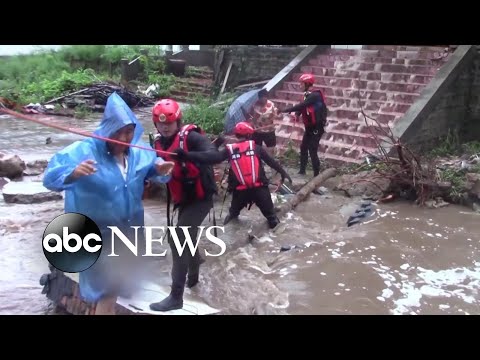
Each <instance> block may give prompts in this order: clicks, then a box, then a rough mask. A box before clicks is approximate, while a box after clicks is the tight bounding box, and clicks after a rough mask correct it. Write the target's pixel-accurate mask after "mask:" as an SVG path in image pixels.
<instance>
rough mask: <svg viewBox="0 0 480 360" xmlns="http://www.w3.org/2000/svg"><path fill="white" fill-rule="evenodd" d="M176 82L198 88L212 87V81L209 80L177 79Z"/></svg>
mask: <svg viewBox="0 0 480 360" xmlns="http://www.w3.org/2000/svg"><path fill="white" fill-rule="evenodd" d="M176 81H177V82H179V83H182V84H192V85H194V86H198V87H211V86H212V85H213V80H211V79H199V78H191V77H188V78H177V79H176Z"/></svg>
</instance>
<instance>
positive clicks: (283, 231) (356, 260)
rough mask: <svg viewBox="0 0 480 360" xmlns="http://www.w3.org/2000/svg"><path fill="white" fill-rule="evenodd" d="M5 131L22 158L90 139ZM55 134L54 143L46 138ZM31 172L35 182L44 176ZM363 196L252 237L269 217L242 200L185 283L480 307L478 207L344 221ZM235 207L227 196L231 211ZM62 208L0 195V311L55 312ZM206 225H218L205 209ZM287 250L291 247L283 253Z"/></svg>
mask: <svg viewBox="0 0 480 360" xmlns="http://www.w3.org/2000/svg"><path fill="white" fill-rule="evenodd" d="M138 114H139V118H140V119H141V120H142V123H144V125H145V128H146V132H147V133H148V131H151V130H152V129H153V127H152V125H151V123H150V119H149V116H148V114H147V113H143V112H139V113H138ZM51 119H52V120H51V121H54V122H55V123H58V124H62V125H68V126H71V127H77V128H81V129H82V130H88V131H90V130H93V129H94V128H95V126H96V125H97V119H94V120H91V121H88V120H75V119H70V118H53V117H51ZM0 129H1V131H0V152H3V153H9V154H17V155H19V156H20V157H21V158H22V159H24V160H25V161H32V160H37V159H49V158H50V156H51V155H52V154H54V153H55V151H57V150H59V149H61V148H62V147H64V146H66V145H68V144H70V143H71V142H73V141H75V140H79V139H82V137H81V136H77V135H73V134H69V133H65V132H61V131H58V130H54V129H50V128H46V127H43V126H41V125H36V124H33V123H30V122H27V121H25V120H20V119H15V118H12V117H9V116H5V115H2V116H1V118H0ZM47 138H51V143H49V144H46V139H47ZM145 139H146V140H147V136H145ZM292 175H293V173H292ZM23 181H24V182H25V185H26V186H28V182H31V181H41V176H32V177H25V178H24V180H23ZM221 200H222V199H219V201H218V202H217V204H216V214H217V217H218V216H219V213H220V210H221V207H222V202H221ZM359 204H360V199H351V198H345V197H343V196H341V195H339V194H335V193H333V192H329V193H328V194H326V195H314V194H312V195H310V197H309V198H308V199H307V200H306V201H305V202H303V203H301V204H300V205H299V206H298V207H297V208H296V209H295V211H293V212H290V213H288V214H287V216H286V217H285V218H284V219H282V222H283V224H281V225H280V227H279V228H278V229H277V230H276V232H275V233H272V232H270V233H266V234H265V235H264V236H262V237H260V238H259V240H257V241H255V242H254V243H253V244H249V243H248V241H247V231H248V229H249V227H250V226H251V224H252V223H257V222H259V221H261V220H262V215H261V214H260V212H259V210H258V209H257V208H256V207H255V206H254V207H252V209H251V210H250V211H247V210H246V209H244V210H243V212H242V214H241V216H240V219H239V221H238V222H231V223H229V224H228V225H227V226H226V227H225V233H222V232H220V233H219V237H220V238H221V239H222V240H223V241H224V242H225V243H226V244H227V251H226V253H225V254H224V255H222V256H220V257H207V258H206V259H207V261H206V263H205V264H204V265H203V266H202V268H201V276H200V283H199V285H198V286H196V287H195V288H193V289H192V290H187V291H188V292H191V293H193V294H194V295H195V297H198V298H200V299H202V300H203V301H205V302H206V303H207V304H209V305H210V306H212V307H215V308H218V309H221V311H222V313H223V314H398V315H400V314H465V315H468V314H478V313H479V312H480V311H479V310H480V300H479V299H480V297H479V293H478V291H479V286H480V256H479V255H480V251H479V240H480V235H479V233H480V231H479V229H480V226H479V222H480V214H477V213H474V212H472V211H471V210H470V209H467V208H463V207H459V206H453V205H450V206H448V207H445V208H441V209H435V210H429V209H421V208H418V207H416V206H415V205H412V204H410V203H407V202H396V203H391V204H378V205H377V204H374V206H373V210H374V211H373V213H372V215H371V216H370V217H368V218H367V219H366V220H365V221H364V222H363V223H361V224H359V225H354V226H352V227H347V225H346V222H347V219H348V217H349V216H350V215H351V214H352V213H353V212H355V210H356V209H357V208H358V206H359ZM145 209H146V215H145V219H146V223H147V225H157V226H161V225H164V226H165V225H166V220H165V214H166V208H165V204H164V203H162V202H159V201H153V200H147V201H145ZM227 210H228V198H227V201H226V203H225V206H224V208H223V215H222V217H223V216H225V214H226V211H227ZM62 211H63V201H61V200H60V201H50V202H45V203H41V204H29V205H22V204H5V202H4V201H3V197H0V253H1V254H2V257H1V258H0V314H50V313H51V312H52V311H51V310H52V305H51V304H50V301H49V300H48V299H46V297H45V295H43V294H41V290H42V287H41V286H40V285H39V279H40V276H41V275H42V274H43V273H45V272H48V263H47V261H46V259H45V256H44V255H43V250H42V247H41V238H42V234H43V231H44V229H45V227H46V226H47V224H48V223H49V222H50V221H52V220H53V218H55V217H56V216H57V215H59V214H61V213H62ZM217 221H218V222H220V223H221V220H220V219H218V220H217ZM205 225H207V226H208V225H211V221H210V222H209V218H208V217H207V219H206V221H205ZM201 244H204V243H202V240H201ZM201 246H202V245H201ZM205 246H211V244H210V245H208V244H207V245H205ZM282 247H284V249H286V248H290V250H288V251H280V249H281V248H282ZM165 249H167V247H165ZM216 249H218V248H216ZM169 268H170V257H169V256H167V257H165V258H161V259H158V261H156V263H155V264H154V266H152V270H151V276H152V279H155V281H157V282H158V283H161V284H166V285H168V284H169V283H170V277H169ZM159 300H160V299H159Z"/></svg>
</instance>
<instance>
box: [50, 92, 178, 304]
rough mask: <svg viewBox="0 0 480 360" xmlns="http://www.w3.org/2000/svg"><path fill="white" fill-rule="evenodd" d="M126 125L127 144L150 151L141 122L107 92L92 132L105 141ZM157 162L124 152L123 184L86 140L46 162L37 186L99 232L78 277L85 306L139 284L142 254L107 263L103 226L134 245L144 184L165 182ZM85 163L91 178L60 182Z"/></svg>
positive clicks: (103, 151) (105, 155) (101, 148)
mask: <svg viewBox="0 0 480 360" xmlns="http://www.w3.org/2000/svg"><path fill="white" fill-rule="evenodd" d="M129 124H135V133H134V137H133V140H132V144H136V145H140V146H144V147H150V146H149V145H148V144H146V143H145V142H143V141H142V140H141V137H142V134H143V131H144V130H143V127H142V125H141V123H140V122H139V121H138V119H137V118H136V116H135V115H134V114H133V112H132V111H131V109H130V108H129V107H128V105H127V104H126V103H125V102H124V101H123V99H122V98H121V97H120V96H119V95H118V94H116V93H113V94H112V95H111V96H110V97H109V98H108V100H107V105H106V107H105V112H104V115H103V119H102V121H101V123H100V125H99V127H98V128H97V129H96V130H95V132H94V133H95V134H97V135H100V136H102V137H110V136H111V135H112V134H113V133H115V132H116V131H117V130H119V129H120V128H122V127H124V126H126V125H129ZM157 159H158V158H157V154H156V153H155V152H153V151H147V150H142V149H138V148H134V147H130V148H129V152H128V168H127V174H126V180H125V179H124V178H123V176H122V173H121V171H120V169H119V167H118V165H117V163H116V161H115V159H114V157H113V156H112V155H111V154H110V152H109V150H108V147H107V143H106V142H105V141H102V140H99V139H94V138H88V139H86V140H83V141H78V142H75V143H73V144H71V145H69V146H67V147H66V148H65V149H63V150H61V151H59V152H58V153H57V154H55V155H54V156H53V158H52V159H51V160H50V161H49V163H48V167H47V169H46V170H45V174H44V179H43V185H44V186H45V187H46V188H48V189H50V190H53V191H65V212H66V213H67V212H76V213H81V214H84V215H85V216H88V217H89V218H91V219H92V220H93V221H94V222H95V223H96V224H97V225H98V227H99V228H100V231H101V232H102V239H103V247H102V252H101V256H100V258H99V260H98V261H97V262H96V263H95V264H94V265H93V266H92V267H90V268H89V269H88V270H86V271H83V272H81V273H80V284H79V285H80V294H81V296H82V297H83V298H84V299H85V300H86V301H89V302H96V301H98V300H100V299H101V298H102V297H103V296H107V295H115V294H118V293H119V292H120V293H121V292H122V291H124V292H127V293H130V291H131V290H132V286H133V285H134V284H136V283H139V279H138V278H136V277H135V276H136V272H137V273H138V270H139V266H142V263H138V260H139V259H142V257H141V255H142V254H141V253H140V254H138V255H139V256H138V257H136V260H135V261H133V262H132V261H130V262H129V261H128V259H127V258H126V257H122V256H120V257H108V258H107V257H106V255H107V254H110V250H111V247H110V245H111V238H112V233H111V230H110V229H109V228H107V226H117V227H118V228H119V229H120V230H121V231H122V232H123V233H124V234H126V235H127V234H128V237H129V239H131V242H134V240H135V238H134V230H133V229H132V228H131V226H143V225H144V208H143V203H142V195H143V191H144V180H145V179H149V180H152V181H155V182H162V183H166V182H168V181H169V180H170V177H169V176H168V177H165V176H160V175H159V174H158V173H157V171H156V169H155V167H154V164H155V161H156V160H157ZM85 160H94V161H96V164H95V165H94V166H95V168H96V169H97V171H96V173H94V174H93V175H89V176H82V177H81V178H79V179H77V180H75V181H72V182H69V181H68V180H67V181H66V179H67V177H68V176H69V175H70V174H71V173H72V172H73V170H74V169H75V168H76V167H77V166H78V165H79V164H80V163H82V162H83V161H85ZM140 248H141V247H140ZM119 251H120V250H117V241H116V242H115V253H116V254H119ZM120 252H121V251H120ZM127 252H128V251H127ZM131 255H132V253H131V252H130V256H131ZM130 260H132V259H130Z"/></svg>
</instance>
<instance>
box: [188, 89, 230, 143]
mask: <svg viewBox="0 0 480 360" xmlns="http://www.w3.org/2000/svg"><path fill="white" fill-rule="evenodd" d="M213 104H214V101H213V100H212V99H210V98H203V97H197V98H196V99H195V101H194V103H193V104H191V105H190V106H189V107H188V108H187V109H185V111H184V112H183V122H184V123H185V124H187V123H194V124H197V125H198V126H200V127H201V128H202V129H203V130H205V132H206V133H207V134H215V135H218V134H220V133H221V132H222V131H223V129H224V119H225V112H226V109H225V108H224V107H223V106H220V107H218V106H213ZM227 109H228V107H227Z"/></svg>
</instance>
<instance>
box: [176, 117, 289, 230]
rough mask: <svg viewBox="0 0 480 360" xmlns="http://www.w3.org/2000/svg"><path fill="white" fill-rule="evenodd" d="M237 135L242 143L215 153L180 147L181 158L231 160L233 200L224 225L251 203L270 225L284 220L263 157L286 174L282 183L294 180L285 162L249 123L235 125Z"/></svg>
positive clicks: (230, 171)
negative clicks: (260, 141)
mask: <svg viewBox="0 0 480 360" xmlns="http://www.w3.org/2000/svg"><path fill="white" fill-rule="evenodd" d="M234 133H235V136H236V137H237V139H238V142H237V143H235V144H228V145H226V147H225V149H224V150H222V151H219V152H217V153H216V154H212V153H211V152H197V151H189V152H188V153H186V152H184V151H182V150H178V151H177V154H178V156H179V158H183V159H188V160H190V161H193V162H196V163H200V164H216V163H220V162H222V161H224V160H227V159H228V160H229V161H230V170H229V177H228V191H229V192H232V203H231V206H230V210H229V214H228V215H227V217H226V218H225V221H224V224H227V223H228V222H229V221H230V220H232V219H235V218H237V217H238V215H240V212H241V210H242V209H243V208H244V207H246V206H247V205H249V204H252V203H254V204H256V205H257V206H258V208H259V209H260V211H261V212H262V214H263V216H265V218H266V219H267V221H268V225H269V226H270V228H274V227H275V226H277V225H278V224H279V223H280V220H279V219H278V217H277V215H276V214H275V209H274V206H273V202H272V197H271V195H270V190H269V188H268V184H269V181H268V179H267V177H266V176H265V170H264V167H263V164H262V160H263V161H265V163H266V164H267V165H269V166H270V167H271V168H273V169H274V170H276V171H278V172H279V173H280V175H281V176H282V182H283V181H284V180H285V179H288V180H289V181H290V182H292V179H291V178H290V176H288V174H287V173H286V171H285V170H284V169H283V168H282V167H281V165H280V164H279V163H278V162H277V161H275V160H274V159H273V158H272V157H271V156H270V155H268V153H267V152H266V151H265V149H264V148H263V147H262V146H260V145H256V144H255V142H254V141H253V140H251V138H252V135H253V133H254V129H253V127H252V126H251V125H250V124H249V123H247V122H240V123H238V124H237V125H236V126H235V130H234Z"/></svg>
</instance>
